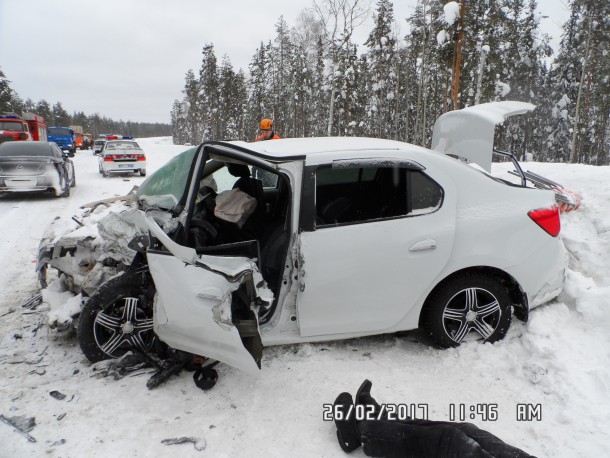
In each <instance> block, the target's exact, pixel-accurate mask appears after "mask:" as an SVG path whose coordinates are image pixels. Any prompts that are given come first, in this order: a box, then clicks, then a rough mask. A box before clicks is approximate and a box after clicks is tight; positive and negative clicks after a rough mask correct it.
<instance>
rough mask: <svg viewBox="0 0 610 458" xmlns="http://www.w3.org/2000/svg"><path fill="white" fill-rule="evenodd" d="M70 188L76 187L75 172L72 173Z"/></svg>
mask: <svg viewBox="0 0 610 458" xmlns="http://www.w3.org/2000/svg"><path fill="white" fill-rule="evenodd" d="M70 187H71V188H75V187H76V172H74V171H72V182H71V183H70Z"/></svg>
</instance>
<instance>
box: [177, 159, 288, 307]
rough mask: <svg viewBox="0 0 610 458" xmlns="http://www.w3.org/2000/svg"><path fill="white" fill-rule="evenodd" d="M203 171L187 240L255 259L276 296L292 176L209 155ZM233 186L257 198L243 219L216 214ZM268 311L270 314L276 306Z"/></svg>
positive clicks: (209, 250) (206, 249)
mask: <svg viewBox="0 0 610 458" xmlns="http://www.w3.org/2000/svg"><path fill="white" fill-rule="evenodd" d="M201 176H202V179H201V180H200V188H199V192H198V194H197V196H196V199H195V205H194V207H193V211H192V213H191V215H190V217H189V219H188V220H187V222H186V224H185V237H186V239H187V245H188V246H190V247H192V248H195V250H196V251H197V253H198V254H208V255H221V256H245V257H248V258H251V259H256V261H257V264H258V268H259V271H260V272H261V274H262V276H263V278H264V279H265V281H266V282H267V285H268V287H269V288H270V289H271V290H272V291H273V293H274V295H275V297H276V302H277V296H278V292H279V289H280V286H281V277H282V273H283V266H284V260H285V258H286V252H287V250H288V245H289V241H290V202H291V199H290V194H291V190H290V182H289V180H288V178H287V177H286V176H283V175H282V174H278V173H275V172H271V171H268V170H263V169H260V168H257V167H256V166H252V165H247V164H245V163H239V162H236V161H235V160H234V159H228V158H221V157H215V158H213V160H211V161H208V164H206V167H205V169H204V171H203V172H202V174H201ZM232 190H239V191H241V192H243V193H245V194H247V195H248V196H249V197H251V198H253V199H254V200H255V202H256V204H255V207H254V210H253V211H252V213H251V214H250V215H249V216H248V217H247V218H246V220H245V222H243V224H237V223H235V222H232V221H227V220H226V219H223V218H222V217H219V216H218V215H219V213H218V211H217V198H218V196H219V195H220V194H221V193H228V192H231V191H232ZM215 210H216V211H215ZM274 306H275V304H274ZM273 308H274V307H272V309H273ZM269 312H270V313H268V314H269V315H271V314H272V310H269Z"/></svg>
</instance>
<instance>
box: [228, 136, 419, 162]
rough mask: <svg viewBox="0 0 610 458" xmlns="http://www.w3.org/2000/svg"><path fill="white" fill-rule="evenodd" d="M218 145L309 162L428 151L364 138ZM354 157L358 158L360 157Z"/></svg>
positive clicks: (300, 139) (280, 159)
mask: <svg viewBox="0 0 610 458" xmlns="http://www.w3.org/2000/svg"><path fill="white" fill-rule="evenodd" d="M219 143H221V144H223V143H224V144H227V146H229V145H231V146H235V147H237V148H239V149H246V150H248V151H249V152H251V153H253V154H254V155H256V156H259V157H262V158H264V159H268V160H271V161H279V162H281V161H289V160H296V159H311V158H312V157H313V156H327V155H328V153H331V154H332V155H333V156H335V157H345V158H348V157H353V156H354V153H366V154H367V156H374V157H383V156H393V155H394V154H395V153H399V152H406V151H426V152H430V150H427V149H425V148H422V147H419V146H416V145H412V144H410V143H404V142H399V141H395V140H384V139H379V138H366V137H309V138H283V139H278V140H266V141H258V142H252V143H248V142H242V141H230V142H219ZM399 154H400V153H399ZM357 155H358V156H360V154H357Z"/></svg>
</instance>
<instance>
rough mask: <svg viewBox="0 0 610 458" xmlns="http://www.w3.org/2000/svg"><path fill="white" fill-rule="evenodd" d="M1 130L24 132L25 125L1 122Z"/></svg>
mask: <svg viewBox="0 0 610 458" xmlns="http://www.w3.org/2000/svg"><path fill="white" fill-rule="evenodd" d="M0 130H18V131H23V124H22V123H20V122H11V121H0Z"/></svg>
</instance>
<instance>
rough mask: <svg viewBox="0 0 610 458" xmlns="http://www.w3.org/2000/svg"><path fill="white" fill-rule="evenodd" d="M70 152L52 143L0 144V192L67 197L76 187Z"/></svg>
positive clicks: (12, 142) (19, 142) (21, 142)
mask: <svg viewBox="0 0 610 458" xmlns="http://www.w3.org/2000/svg"><path fill="white" fill-rule="evenodd" d="M71 157H74V153H72V152H63V151H62V150H61V149H60V148H59V146H57V144H55V143H53V142H39V141H9V142H5V143H2V144H0V192H49V191H50V192H52V193H53V194H55V196H57V197H69V196H70V188H73V187H75V186H76V174H75V172H74V163H73V162H72V160H71V159H70V158H71Z"/></svg>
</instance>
